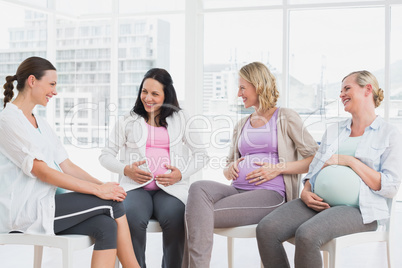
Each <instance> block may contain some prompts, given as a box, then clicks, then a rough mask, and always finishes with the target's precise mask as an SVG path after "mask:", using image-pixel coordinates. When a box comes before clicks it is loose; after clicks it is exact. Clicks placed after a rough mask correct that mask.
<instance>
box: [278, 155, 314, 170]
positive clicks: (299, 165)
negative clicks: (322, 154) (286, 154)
mask: <svg viewBox="0 0 402 268" xmlns="http://www.w3.org/2000/svg"><path fill="white" fill-rule="evenodd" d="M313 158H314V156H310V157H307V158H304V159H302V160H298V161H293V162H286V163H279V164H277V165H276V166H277V168H279V171H280V173H281V174H303V173H307V172H308V167H309V165H310V163H311V161H313Z"/></svg>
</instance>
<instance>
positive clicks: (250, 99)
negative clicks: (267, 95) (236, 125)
mask: <svg viewBox="0 0 402 268" xmlns="http://www.w3.org/2000/svg"><path fill="white" fill-rule="evenodd" d="M237 96H238V97H241V98H242V99H243V104H244V108H249V107H252V106H254V107H255V108H256V109H258V107H259V102H258V94H257V91H256V89H255V87H254V86H253V85H252V84H251V83H249V82H247V81H246V80H244V79H243V78H242V77H239V91H238V92H237Z"/></svg>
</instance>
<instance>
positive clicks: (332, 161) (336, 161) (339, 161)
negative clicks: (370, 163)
mask: <svg viewBox="0 0 402 268" xmlns="http://www.w3.org/2000/svg"><path fill="white" fill-rule="evenodd" d="M351 158H354V157H353V156H350V155H343V154H333V155H332V156H331V157H330V158H329V159H328V160H327V161H326V162H325V163H324V165H323V166H322V168H321V169H323V168H326V167H327V166H331V165H339V166H347V167H348V166H350V165H349V163H350V160H351Z"/></svg>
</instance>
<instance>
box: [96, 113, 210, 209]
mask: <svg viewBox="0 0 402 268" xmlns="http://www.w3.org/2000/svg"><path fill="white" fill-rule="evenodd" d="M119 119H120V120H119V121H118V122H117V123H116V125H115V126H114V128H113V129H112V131H111V133H110V135H109V140H108V142H107V146H106V147H105V148H103V149H102V154H101V155H100V157H99V161H100V163H101V164H102V166H104V167H105V168H106V169H108V170H110V171H112V172H115V173H118V174H119V175H120V179H119V181H120V185H121V186H122V187H123V188H124V190H125V191H130V190H133V189H136V188H139V187H143V186H144V185H146V184H148V183H151V181H152V180H154V178H152V180H149V181H148V182H147V183H144V184H139V183H137V182H135V181H134V180H132V179H130V178H129V177H127V176H124V167H125V166H126V165H129V164H131V163H133V162H137V161H141V160H146V153H145V151H146V141H147V138H148V128H147V124H146V122H145V120H144V118H142V117H140V116H139V115H131V114H130V113H128V114H126V115H125V116H124V118H119ZM166 122H167V123H168V126H167V131H168V134H169V141H170V143H169V154H170V163H171V165H172V166H175V167H177V168H178V169H179V170H180V172H181V174H182V179H181V180H180V181H178V182H177V183H175V184H173V185H170V186H166V187H165V186H163V185H162V184H159V183H158V182H156V184H157V185H158V186H159V188H161V189H162V190H163V191H165V192H167V193H168V194H170V195H172V196H174V197H176V198H178V199H179V200H180V201H182V202H183V203H184V204H186V203H187V196H188V188H189V179H190V176H191V175H192V174H194V173H195V172H197V171H198V170H200V169H202V168H203V167H204V166H205V165H206V164H207V163H208V161H209V157H208V155H207V152H206V149H205V146H203V142H202V139H201V135H200V134H199V132H200V129H199V128H198V127H197V126H194V127H192V128H190V126H189V124H188V122H189V120H188V116H187V114H186V113H184V111H183V110H180V111H178V112H175V113H173V115H171V116H169V117H167V118H166ZM117 158H119V159H117ZM139 168H140V169H142V170H145V171H148V172H150V170H149V166H148V164H147V163H145V164H144V165H141V166H139Z"/></svg>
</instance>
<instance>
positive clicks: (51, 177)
mask: <svg viewBox="0 0 402 268" xmlns="http://www.w3.org/2000/svg"><path fill="white" fill-rule="evenodd" d="M32 174H33V175H34V176H36V177H37V178H38V179H40V180H41V181H43V182H46V183H49V184H52V185H55V186H57V187H61V188H64V189H67V190H71V191H74V192H79V193H84V194H93V195H98V192H99V184H98V183H94V182H90V181H86V180H82V179H78V178H76V177H74V176H72V175H69V174H66V173H63V172H59V171H57V170H55V169H52V168H49V167H48V166H47V164H46V163H45V162H42V161H39V160H34V165H33V168H32Z"/></svg>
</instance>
